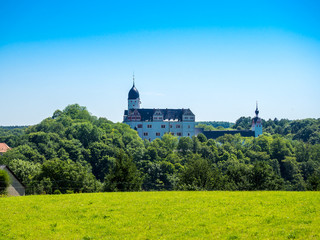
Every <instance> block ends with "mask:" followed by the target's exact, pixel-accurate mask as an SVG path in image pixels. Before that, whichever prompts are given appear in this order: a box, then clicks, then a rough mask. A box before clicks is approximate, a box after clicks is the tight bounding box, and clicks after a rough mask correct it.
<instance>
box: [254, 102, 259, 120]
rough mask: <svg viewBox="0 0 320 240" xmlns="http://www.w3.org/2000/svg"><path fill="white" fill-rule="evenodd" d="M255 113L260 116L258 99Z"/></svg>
mask: <svg viewBox="0 0 320 240" xmlns="http://www.w3.org/2000/svg"><path fill="white" fill-rule="evenodd" d="M255 113H256V116H257V117H258V114H259V109H258V101H256V111H255Z"/></svg>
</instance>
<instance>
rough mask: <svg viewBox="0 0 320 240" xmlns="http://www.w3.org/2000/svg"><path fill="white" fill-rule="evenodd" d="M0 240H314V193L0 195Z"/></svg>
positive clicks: (319, 225)
mask: <svg viewBox="0 0 320 240" xmlns="http://www.w3.org/2000/svg"><path fill="white" fill-rule="evenodd" d="M0 205H1V214H0V239H320V193H319V192H138V193H95V194H71V195H51V196H49V195H44V196H26V197H11V198H0Z"/></svg>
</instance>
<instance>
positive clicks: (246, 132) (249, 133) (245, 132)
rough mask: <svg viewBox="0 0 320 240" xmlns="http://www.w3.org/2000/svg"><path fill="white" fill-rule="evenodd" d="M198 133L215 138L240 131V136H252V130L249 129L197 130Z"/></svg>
mask: <svg viewBox="0 0 320 240" xmlns="http://www.w3.org/2000/svg"><path fill="white" fill-rule="evenodd" d="M198 133H203V134H204V135H205V136H206V137H207V138H208V139H216V138H218V137H221V136H224V135H225V134H231V135H235V134H238V133H240V135H241V136H242V137H254V131H250V130H234V131H232V130H229V131H198Z"/></svg>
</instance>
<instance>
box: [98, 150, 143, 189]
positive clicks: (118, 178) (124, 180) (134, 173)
mask: <svg viewBox="0 0 320 240" xmlns="http://www.w3.org/2000/svg"><path fill="white" fill-rule="evenodd" d="M141 184H142V179H141V177H140V173H139V171H138V170H137V168H136V166H135V164H134V163H133V162H132V160H131V159H130V158H129V157H128V156H127V155H125V154H124V152H120V153H119V155H118V156H117V158H116V161H115V163H114V165H113V166H112V167H111V168H110V170H109V173H108V174H107V175H106V177H105V186H104V189H105V190H106V191H108V192H117V191H139V190H140V189H141Z"/></svg>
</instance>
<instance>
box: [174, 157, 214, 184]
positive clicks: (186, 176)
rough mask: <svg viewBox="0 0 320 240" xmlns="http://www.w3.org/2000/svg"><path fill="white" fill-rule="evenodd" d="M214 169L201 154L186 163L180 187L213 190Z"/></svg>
mask: <svg viewBox="0 0 320 240" xmlns="http://www.w3.org/2000/svg"><path fill="white" fill-rule="evenodd" d="M212 178H213V171H212V168H211V166H210V164H209V162H208V161H207V160H206V159H203V158H201V157H200V156H199V155H194V156H193V158H192V159H191V160H190V161H189V162H188V163H187V164H186V166H185V168H184V170H183V171H182V173H181V176H180V183H179V188H181V189H184V190H211V189H212Z"/></svg>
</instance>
